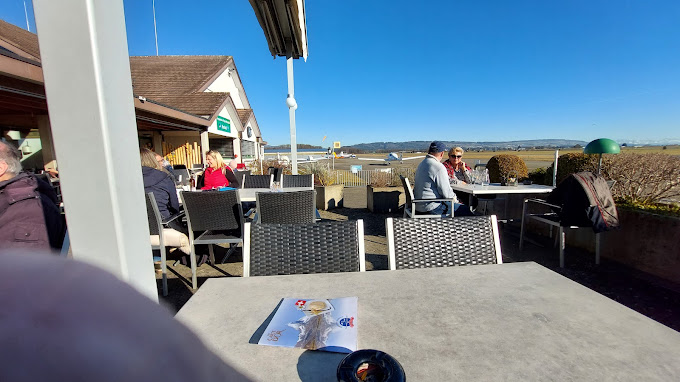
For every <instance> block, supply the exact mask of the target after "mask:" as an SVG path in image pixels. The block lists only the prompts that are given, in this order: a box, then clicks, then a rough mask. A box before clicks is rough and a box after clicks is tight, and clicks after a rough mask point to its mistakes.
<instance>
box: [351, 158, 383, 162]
mask: <svg viewBox="0 0 680 382" xmlns="http://www.w3.org/2000/svg"><path fill="white" fill-rule="evenodd" d="M354 159H358V160H370V161H374V162H387V159H385V158H354Z"/></svg>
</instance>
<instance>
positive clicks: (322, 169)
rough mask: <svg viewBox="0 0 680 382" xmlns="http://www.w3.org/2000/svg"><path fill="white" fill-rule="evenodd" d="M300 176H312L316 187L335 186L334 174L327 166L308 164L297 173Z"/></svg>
mask: <svg viewBox="0 0 680 382" xmlns="http://www.w3.org/2000/svg"><path fill="white" fill-rule="evenodd" d="M298 173H300V174H314V184H315V185H317V186H331V185H334V184H335V180H336V177H335V173H334V172H333V171H331V169H330V167H329V165H328V164H322V163H310V164H309V166H305V167H304V169H303V168H301V169H300V171H298Z"/></svg>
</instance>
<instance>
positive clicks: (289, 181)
mask: <svg viewBox="0 0 680 382" xmlns="http://www.w3.org/2000/svg"><path fill="white" fill-rule="evenodd" d="M281 187H283V188H288V187H309V188H314V174H307V175H282V176H281Z"/></svg>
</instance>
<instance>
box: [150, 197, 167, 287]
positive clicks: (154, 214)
mask: <svg viewBox="0 0 680 382" xmlns="http://www.w3.org/2000/svg"><path fill="white" fill-rule="evenodd" d="M146 216H147V218H148V220H149V234H150V235H151V249H158V250H160V251H161V272H162V274H163V296H167V295H168V266H167V263H166V253H165V243H164V241H163V222H162V220H161V214H160V212H159V211H158V204H156V197H155V196H153V192H149V193H147V194H146Z"/></svg>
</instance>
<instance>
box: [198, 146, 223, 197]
mask: <svg viewBox="0 0 680 382" xmlns="http://www.w3.org/2000/svg"><path fill="white" fill-rule="evenodd" d="M205 161H206V162H207V165H208V168H206V169H205V171H204V172H203V176H204V178H203V187H201V190H212V189H213V188H219V187H226V186H228V185H229V180H227V177H226V176H225V175H224V171H225V167H226V166H227V165H226V164H225V163H224V160H223V159H222V155H220V153H218V152H217V151H215V150H210V151H208V152H207V153H206V154H205Z"/></svg>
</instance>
